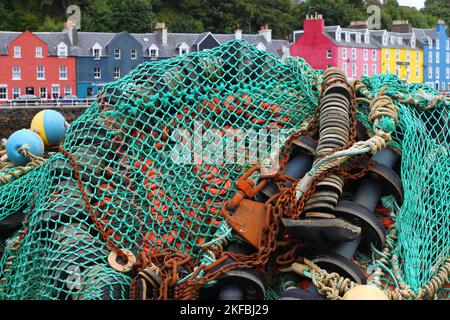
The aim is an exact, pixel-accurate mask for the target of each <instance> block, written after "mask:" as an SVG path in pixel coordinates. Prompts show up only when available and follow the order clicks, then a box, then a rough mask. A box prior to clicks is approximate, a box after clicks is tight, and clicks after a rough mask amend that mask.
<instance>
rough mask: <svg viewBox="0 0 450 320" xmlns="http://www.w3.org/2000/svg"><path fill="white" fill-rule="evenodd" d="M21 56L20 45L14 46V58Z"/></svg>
mask: <svg viewBox="0 0 450 320" xmlns="http://www.w3.org/2000/svg"><path fill="white" fill-rule="evenodd" d="M21 56H22V48H21V47H18V46H16V47H14V58H20V57H21Z"/></svg>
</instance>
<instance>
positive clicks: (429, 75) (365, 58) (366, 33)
mask: <svg viewBox="0 0 450 320" xmlns="http://www.w3.org/2000/svg"><path fill="white" fill-rule="evenodd" d="M290 54H291V56H298V57H302V58H304V59H305V60H306V61H307V62H308V63H309V64H311V66H312V67H313V68H316V69H322V70H323V69H325V68H327V67H330V66H334V67H338V68H340V69H341V70H343V71H344V72H345V73H346V75H347V77H348V78H350V79H357V78H360V77H362V76H371V75H374V74H379V73H392V74H396V75H397V76H398V77H399V78H400V79H402V80H404V81H406V82H421V83H426V84H427V85H429V86H431V87H433V88H435V89H436V90H440V91H450V39H449V36H448V34H447V29H446V26H445V23H444V21H442V20H440V21H439V22H438V24H437V26H436V28H434V29H418V28H413V27H412V26H411V25H410V24H409V22H408V21H394V22H393V27H392V30H391V31H388V30H370V29H369V28H368V27H367V24H366V22H353V23H352V24H351V25H350V26H349V27H347V28H344V27H341V26H325V20H324V19H323V18H322V16H321V15H319V14H314V15H310V16H307V18H306V20H305V21H304V30H301V31H294V43H293V44H292V46H291V47H290Z"/></svg>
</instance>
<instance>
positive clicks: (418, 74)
mask: <svg viewBox="0 0 450 320" xmlns="http://www.w3.org/2000/svg"><path fill="white" fill-rule="evenodd" d="M419 77H420V67H419V66H417V67H416V78H419Z"/></svg>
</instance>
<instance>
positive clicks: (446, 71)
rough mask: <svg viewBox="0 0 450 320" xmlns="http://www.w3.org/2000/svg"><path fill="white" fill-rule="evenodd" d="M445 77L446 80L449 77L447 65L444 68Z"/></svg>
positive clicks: (449, 70) (449, 71) (449, 72)
mask: <svg viewBox="0 0 450 320" xmlns="http://www.w3.org/2000/svg"><path fill="white" fill-rule="evenodd" d="M445 79H447V80H449V79H450V68H449V67H447V68H445Z"/></svg>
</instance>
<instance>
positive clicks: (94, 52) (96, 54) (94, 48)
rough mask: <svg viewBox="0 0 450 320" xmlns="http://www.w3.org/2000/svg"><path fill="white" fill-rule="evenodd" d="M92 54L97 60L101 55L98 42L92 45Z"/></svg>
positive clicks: (100, 47)
mask: <svg viewBox="0 0 450 320" xmlns="http://www.w3.org/2000/svg"><path fill="white" fill-rule="evenodd" d="M92 56H93V57H94V59H96V60H98V59H100V57H101V56H102V46H101V45H99V44H98V43H96V44H94V45H93V46H92Z"/></svg>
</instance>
